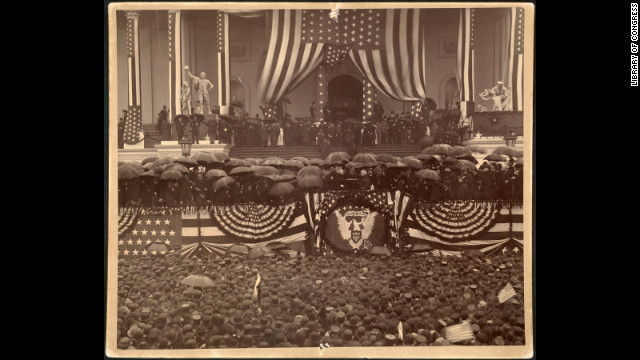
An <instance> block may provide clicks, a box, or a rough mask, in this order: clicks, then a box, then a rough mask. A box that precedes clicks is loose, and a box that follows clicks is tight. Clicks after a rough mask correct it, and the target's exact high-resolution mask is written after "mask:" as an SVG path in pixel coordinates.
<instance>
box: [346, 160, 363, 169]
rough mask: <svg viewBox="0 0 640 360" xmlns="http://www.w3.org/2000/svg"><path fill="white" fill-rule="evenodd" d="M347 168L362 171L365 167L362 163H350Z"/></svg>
mask: <svg viewBox="0 0 640 360" xmlns="http://www.w3.org/2000/svg"><path fill="white" fill-rule="evenodd" d="M346 166H347V167H350V168H354V169H360V168H362V167H364V164H362V163H360V162H355V161H349V162H348V163H347V164H346Z"/></svg>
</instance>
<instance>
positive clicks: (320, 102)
mask: <svg viewBox="0 0 640 360" xmlns="http://www.w3.org/2000/svg"><path fill="white" fill-rule="evenodd" d="M315 76H316V84H315V85H316V87H315V88H316V96H315V102H316V111H315V115H314V116H315V117H316V121H325V120H326V118H327V114H325V112H324V107H325V105H326V104H327V102H328V101H329V91H328V88H327V87H328V83H327V81H328V73H327V68H326V66H323V65H321V66H320V67H319V68H318V70H317V71H316V75H315Z"/></svg>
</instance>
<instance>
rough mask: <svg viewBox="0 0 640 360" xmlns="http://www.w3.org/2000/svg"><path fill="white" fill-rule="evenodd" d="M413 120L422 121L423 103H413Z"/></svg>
mask: <svg viewBox="0 0 640 360" xmlns="http://www.w3.org/2000/svg"><path fill="white" fill-rule="evenodd" d="M411 118H412V119H413V120H422V101H414V102H413V103H411Z"/></svg>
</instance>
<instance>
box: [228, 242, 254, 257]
mask: <svg viewBox="0 0 640 360" xmlns="http://www.w3.org/2000/svg"><path fill="white" fill-rule="evenodd" d="M248 254H249V247H248V246H247V245H242V244H233V245H231V247H229V248H228V249H227V255H231V256H246V255H248Z"/></svg>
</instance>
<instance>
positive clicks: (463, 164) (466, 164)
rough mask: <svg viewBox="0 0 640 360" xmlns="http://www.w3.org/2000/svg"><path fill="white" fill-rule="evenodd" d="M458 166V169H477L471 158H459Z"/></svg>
mask: <svg viewBox="0 0 640 360" xmlns="http://www.w3.org/2000/svg"><path fill="white" fill-rule="evenodd" d="M456 167H457V168H458V169H467V170H476V165H475V164H474V163H472V162H471V161H469V160H458V162H457V163H456Z"/></svg>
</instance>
